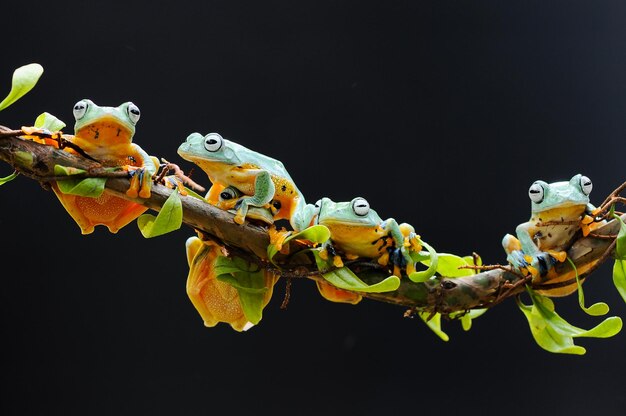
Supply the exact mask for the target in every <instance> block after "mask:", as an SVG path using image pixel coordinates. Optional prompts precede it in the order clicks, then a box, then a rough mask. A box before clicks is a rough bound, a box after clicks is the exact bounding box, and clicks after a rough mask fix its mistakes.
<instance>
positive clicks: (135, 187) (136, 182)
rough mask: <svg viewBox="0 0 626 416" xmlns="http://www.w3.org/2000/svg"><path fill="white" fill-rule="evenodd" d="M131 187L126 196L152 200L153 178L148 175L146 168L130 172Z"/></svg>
mask: <svg viewBox="0 0 626 416" xmlns="http://www.w3.org/2000/svg"><path fill="white" fill-rule="evenodd" d="M128 173H129V174H130V177H131V178H130V187H129V188H128V190H127V191H126V195H128V196H129V197H131V198H137V197H139V198H150V187H151V186H152V178H150V177H148V175H146V168H135V169H133V170H129V171H128Z"/></svg>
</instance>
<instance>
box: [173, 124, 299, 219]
mask: <svg viewBox="0 0 626 416" xmlns="http://www.w3.org/2000/svg"><path fill="white" fill-rule="evenodd" d="M178 154H179V155H180V156H181V157H182V158H183V159H185V160H187V161H189V162H192V163H194V164H195V165H197V166H199V167H200V168H201V169H202V170H203V171H204V172H205V173H206V174H207V176H208V177H209V180H210V181H211V183H212V186H211V188H210V189H209V192H208V193H207V195H206V199H207V200H208V202H209V203H211V204H213V205H217V204H218V202H219V195H220V194H221V193H222V191H223V190H224V189H225V188H227V187H232V188H235V189H237V190H238V191H239V192H241V193H242V194H243V195H244V196H243V197H241V198H238V199H237V201H236V204H237V208H236V214H235V217H234V221H235V222H236V223H237V224H243V223H244V222H245V219H246V216H247V215H248V209H249V207H264V208H269V206H270V204H272V206H273V208H274V209H275V211H276V213H275V215H274V220H281V219H285V220H288V221H289V223H290V225H291V227H292V228H293V229H294V230H301V229H303V228H304V227H305V226H306V221H305V219H304V214H303V212H304V210H305V207H306V205H307V204H306V201H305V199H304V196H303V195H302V193H301V192H300V190H299V189H298V187H297V186H296V184H295V182H294V181H293V179H292V178H291V176H290V175H289V173H288V172H287V170H286V169H285V166H284V165H283V163H282V162H280V161H279V160H277V159H274V158H272V157H270V156H266V155H264V154H261V153H257V152H255V151H253V150H251V149H248V148H247V147H245V146H242V145H240V144H238V143H235V142H233V141H231V140H227V139H225V138H223V137H222V136H221V135H220V134H219V133H215V132H212V133H209V134H206V135H202V134H200V133H198V132H194V133H191V134H190V135H188V136H187V139H186V140H185V141H184V142H183V143H182V144H181V145H180V146H179V147H178Z"/></svg>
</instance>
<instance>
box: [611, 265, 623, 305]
mask: <svg viewBox="0 0 626 416" xmlns="http://www.w3.org/2000/svg"><path fill="white" fill-rule="evenodd" d="M613 284H614V285H615V287H616V288H617V291H618V292H619V294H620V296H621V297H622V299H624V302H626V260H615V264H614V265H613Z"/></svg>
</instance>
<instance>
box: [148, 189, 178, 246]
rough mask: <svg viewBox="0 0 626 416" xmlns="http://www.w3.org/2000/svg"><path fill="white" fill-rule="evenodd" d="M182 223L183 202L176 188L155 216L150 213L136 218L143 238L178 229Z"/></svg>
mask: <svg viewBox="0 0 626 416" xmlns="http://www.w3.org/2000/svg"><path fill="white" fill-rule="evenodd" d="M182 224H183V204H182V202H181V201H180V196H179V195H178V190H177V189H175V190H174V191H173V192H172V193H171V194H170V196H169V197H168V198H167V200H166V201H165V204H163V206H162V207H161V210H160V211H159V214H158V215H157V216H156V217H155V216H154V215H152V214H143V215H140V216H139V218H137V226H138V227H139V231H141V234H142V235H143V236H144V237H145V238H152V237H157V236H159V235H163V234H167V233H169V232H172V231H175V230H178V229H179V228H180V226H181V225H182Z"/></svg>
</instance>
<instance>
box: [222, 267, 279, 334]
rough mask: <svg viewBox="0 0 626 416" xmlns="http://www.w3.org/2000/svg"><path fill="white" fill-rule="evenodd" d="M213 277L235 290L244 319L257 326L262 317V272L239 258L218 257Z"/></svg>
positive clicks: (263, 287) (263, 296)
mask: <svg viewBox="0 0 626 416" xmlns="http://www.w3.org/2000/svg"><path fill="white" fill-rule="evenodd" d="M214 270H215V275H216V277H217V279H218V280H220V281H222V282H225V283H228V284H229V285H231V286H233V287H234V288H235V289H237V293H238V294H239V303H240V305H241V308H242V310H243V313H244V315H245V316H246V319H247V320H248V321H250V322H251V323H253V324H255V325H256V324H258V323H259V322H260V321H261V318H262V317H263V303H264V300H265V294H266V293H267V291H268V290H269V288H268V287H266V286H265V275H264V273H263V270H262V269H261V268H260V267H258V266H257V265H256V264H252V263H248V262H247V261H245V260H244V259H242V258H239V257H226V256H219V257H218V258H217V260H216V262H215V269H214Z"/></svg>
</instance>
